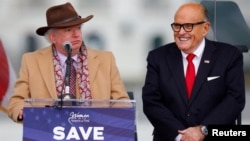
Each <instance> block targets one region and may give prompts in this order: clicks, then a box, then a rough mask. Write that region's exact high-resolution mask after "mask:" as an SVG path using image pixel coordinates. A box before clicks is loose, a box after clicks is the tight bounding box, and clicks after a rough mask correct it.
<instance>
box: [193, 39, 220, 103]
mask: <svg viewBox="0 0 250 141" xmlns="http://www.w3.org/2000/svg"><path fill="white" fill-rule="evenodd" d="M215 50H216V47H215V46H214V45H213V44H212V43H211V42H209V41H208V40H206V45H205V50H204V53H203V55H202V58H201V61H200V65H199V69H198V72H197V75H196V80H195V84H194V88H193V92H192V96H191V101H192V100H193V99H194V98H195V97H196V96H197V95H198V93H199V89H200V88H201V86H202V85H203V84H204V83H205V82H206V81H207V76H208V74H209V72H210V70H211V68H212V66H213V64H214V61H215V58H216V55H217V54H216V51H215Z"/></svg>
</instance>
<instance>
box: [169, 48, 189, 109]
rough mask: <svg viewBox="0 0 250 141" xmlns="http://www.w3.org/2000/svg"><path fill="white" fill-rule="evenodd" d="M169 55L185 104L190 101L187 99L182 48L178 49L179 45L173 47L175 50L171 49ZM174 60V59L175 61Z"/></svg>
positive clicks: (170, 64)
mask: <svg viewBox="0 0 250 141" xmlns="http://www.w3.org/2000/svg"><path fill="white" fill-rule="evenodd" d="M167 57H168V59H167V60H168V64H169V68H170V70H171V73H172V74H173V77H174V80H175V83H176V85H177V87H178V90H179V92H180V93H179V94H180V96H181V98H182V99H183V101H185V104H187V103H188V100H187V92H186V86H185V76H184V68H183V61H182V54H181V52H180V50H178V47H177V46H175V47H173V50H171V51H170V53H169V54H168V55H167ZM173 60H174V61H173Z"/></svg>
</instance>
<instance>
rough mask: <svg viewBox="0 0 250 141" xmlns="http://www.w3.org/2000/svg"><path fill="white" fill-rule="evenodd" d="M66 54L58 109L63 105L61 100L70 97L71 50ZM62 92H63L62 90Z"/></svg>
mask: <svg viewBox="0 0 250 141" xmlns="http://www.w3.org/2000/svg"><path fill="white" fill-rule="evenodd" d="M67 53H68V57H67V59H66V72H65V76H64V87H63V88H64V94H63V93H61V99H60V100H61V102H60V104H61V105H60V107H62V106H63V105H64V104H63V99H64V98H65V97H66V96H70V71H71V70H70V68H71V65H72V64H71V50H70V51H68V52H67ZM62 92H63V90H62Z"/></svg>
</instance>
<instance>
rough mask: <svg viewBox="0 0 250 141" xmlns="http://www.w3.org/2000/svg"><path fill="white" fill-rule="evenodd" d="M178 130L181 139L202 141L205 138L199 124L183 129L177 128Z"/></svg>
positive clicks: (183, 140)
mask: <svg viewBox="0 0 250 141" xmlns="http://www.w3.org/2000/svg"><path fill="white" fill-rule="evenodd" d="M178 132H179V134H181V135H182V138H181V141H203V140H204V138H205V135H203V134H202V132H201V128H200V126H195V127H189V128H187V129H185V130H179V131H178Z"/></svg>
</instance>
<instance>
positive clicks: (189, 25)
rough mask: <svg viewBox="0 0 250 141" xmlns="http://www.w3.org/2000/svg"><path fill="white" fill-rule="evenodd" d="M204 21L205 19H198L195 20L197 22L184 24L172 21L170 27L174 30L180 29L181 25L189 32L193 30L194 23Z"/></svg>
mask: <svg viewBox="0 0 250 141" xmlns="http://www.w3.org/2000/svg"><path fill="white" fill-rule="evenodd" d="M204 23H205V21H200V22H197V23H184V24H179V23H172V24H171V27H172V29H173V31H174V32H179V31H181V27H183V29H184V30H185V31H186V32H191V31H192V30H193V27H194V25H199V24H204Z"/></svg>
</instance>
